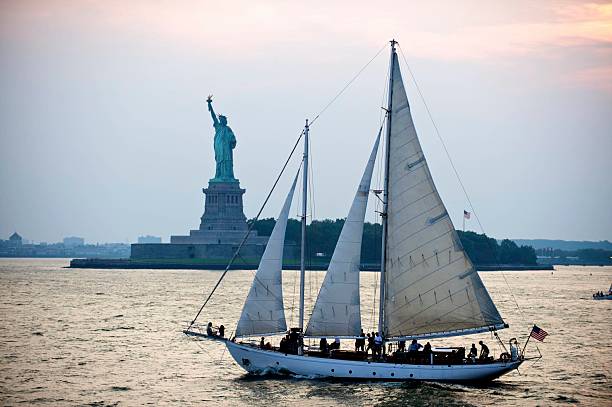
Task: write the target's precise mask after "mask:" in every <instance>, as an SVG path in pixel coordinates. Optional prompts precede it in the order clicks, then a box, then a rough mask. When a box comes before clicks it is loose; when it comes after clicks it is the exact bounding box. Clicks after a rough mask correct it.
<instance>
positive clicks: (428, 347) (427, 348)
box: [423, 342, 431, 355]
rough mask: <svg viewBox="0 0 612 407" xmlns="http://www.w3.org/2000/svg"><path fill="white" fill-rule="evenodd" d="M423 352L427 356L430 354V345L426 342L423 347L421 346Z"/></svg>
mask: <svg viewBox="0 0 612 407" xmlns="http://www.w3.org/2000/svg"><path fill="white" fill-rule="evenodd" d="M423 352H424V353H425V354H427V355H429V354H430V353H431V343H429V342H427V343H426V344H425V346H423Z"/></svg>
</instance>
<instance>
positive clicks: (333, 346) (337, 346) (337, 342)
mask: <svg viewBox="0 0 612 407" xmlns="http://www.w3.org/2000/svg"><path fill="white" fill-rule="evenodd" d="M329 349H330V350H333V349H340V338H338V337H337V336H336V338H335V339H334V343H332V344H331V345H329Z"/></svg>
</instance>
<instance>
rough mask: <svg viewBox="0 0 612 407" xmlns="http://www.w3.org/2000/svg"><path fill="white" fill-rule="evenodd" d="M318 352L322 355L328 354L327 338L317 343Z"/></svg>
mask: <svg viewBox="0 0 612 407" xmlns="http://www.w3.org/2000/svg"><path fill="white" fill-rule="evenodd" d="M319 350H320V351H321V352H323V353H329V346H327V338H321V340H320V341H319Z"/></svg>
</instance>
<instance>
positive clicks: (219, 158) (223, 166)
mask: <svg viewBox="0 0 612 407" xmlns="http://www.w3.org/2000/svg"><path fill="white" fill-rule="evenodd" d="M214 127H215V140H214V147H215V161H216V163H217V168H216V171H215V178H217V179H232V180H233V179H234V158H233V152H232V150H233V148H234V147H236V136H234V132H233V131H232V129H231V128H230V127H229V126H227V125H223V124H221V123H218V122H217V123H214Z"/></svg>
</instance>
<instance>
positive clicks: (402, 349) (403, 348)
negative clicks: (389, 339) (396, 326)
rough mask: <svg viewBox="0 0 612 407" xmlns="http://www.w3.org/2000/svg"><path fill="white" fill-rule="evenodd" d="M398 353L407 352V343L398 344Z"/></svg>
mask: <svg viewBox="0 0 612 407" xmlns="http://www.w3.org/2000/svg"><path fill="white" fill-rule="evenodd" d="M397 351H398V352H406V341H399V342H398V343H397Z"/></svg>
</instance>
